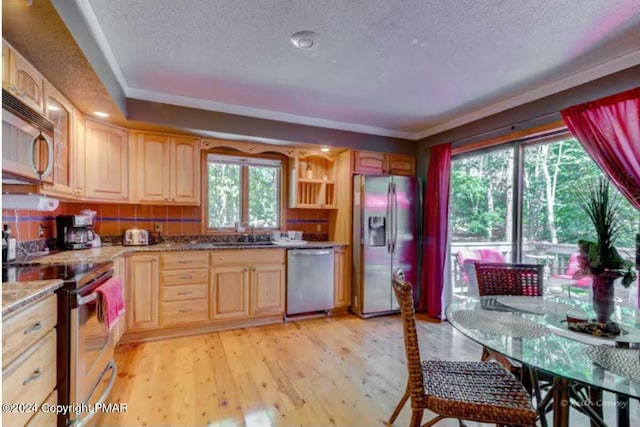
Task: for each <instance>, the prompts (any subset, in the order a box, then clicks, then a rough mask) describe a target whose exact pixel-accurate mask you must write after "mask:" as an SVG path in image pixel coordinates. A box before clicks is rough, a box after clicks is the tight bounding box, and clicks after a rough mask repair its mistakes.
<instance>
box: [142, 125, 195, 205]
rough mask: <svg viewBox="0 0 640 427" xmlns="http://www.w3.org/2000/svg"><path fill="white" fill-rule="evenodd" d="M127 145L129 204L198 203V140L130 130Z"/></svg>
mask: <svg viewBox="0 0 640 427" xmlns="http://www.w3.org/2000/svg"><path fill="white" fill-rule="evenodd" d="M131 148H132V153H131V170H130V172H131V186H130V187H131V190H132V192H131V201H132V202H133V203H158V202H160V203H162V204H175V205H198V204H199V203H200V149H199V140H197V139H195V138H184V137H173V136H168V135H163V134H155V133H139V132H134V133H132V134H131Z"/></svg>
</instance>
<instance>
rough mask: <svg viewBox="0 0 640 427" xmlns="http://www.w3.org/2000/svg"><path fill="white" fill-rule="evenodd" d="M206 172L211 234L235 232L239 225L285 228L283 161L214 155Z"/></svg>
mask: <svg viewBox="0 0 640 427" xmlns="http://www.w3.org/2000/svg"><path fill="white" fill-rule="evenodd" d="M206 170H207V177H206V207H205V215H204V218H203V219H204V221H206V223H205V227H206V229H207V231H209V232H216V231H232V230H233V229H234V225H235V224H236V223H238V224H241V223H247V224H251V225H252V226H253V227H254V228H255V229H256V230H270V229H278V228H281V218H282V212H281V210H282V160H281V159H279V158H264V157H248V156H232V155H223V154H213V153H210V154H208V155H207V169H206Z"/></svg>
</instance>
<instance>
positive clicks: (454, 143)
mask: <svg viewBox="0 0 640 427" xmlns="http://www.w3.org/2000/svg"><path fill="white" fill-rule="evenodd" d="M550 117H555V118H558V119H560V118H561V116H560V113H559V112H554V113H547V114H542V115H540V116H536V117H533V118H531V119H526V120H521V121H519V122H516V123H512V124H510V125H507V126H503V127H500V128H496V129H491V130H488V131H485V132H481V133H477V134H474V135H470V136H465V137H463V138H458V139H456V140H453V141H451V146H452V147H454V146H459V145H460V144H462V143H465V142H469V141H473V140H476V139H480V138H484V137H487V136H498V135H497V134H499V133H501V132H504V131H514V130H516V128H518V127H521V126H522V125H526V124H533V123H535V122H536V121H538V120H543V119H548V118H550ZM429 148H431V146H429V147H427V150H428V149H429Z"/></svg>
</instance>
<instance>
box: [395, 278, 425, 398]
mask: <svg viewBox="0 0 640 427" xmlns="http://www.w3.org/2000/svg"><path fill="white" fill-rule="evenodd" d="M392 286H393V292H394V293H395V294H396V299H397V300H398V304H399V305H400V315H401V316H402V326H403V330H404V348H405V351H406V353H407V369H408V371H409V381H408V390H409V393H410V394H411V396H412V399H419V398H420V396H422V395H424V379H423V377H422V365H421V363H422V362H421V360H422V359H421V358H420V346H419V345H418V333H417V332H416V313H415V310H414V308H413V289H412V286H411V283H409V282H405V280H404V278H403V277H402V275H398V274H394V276H393V281H392Z"/></svg>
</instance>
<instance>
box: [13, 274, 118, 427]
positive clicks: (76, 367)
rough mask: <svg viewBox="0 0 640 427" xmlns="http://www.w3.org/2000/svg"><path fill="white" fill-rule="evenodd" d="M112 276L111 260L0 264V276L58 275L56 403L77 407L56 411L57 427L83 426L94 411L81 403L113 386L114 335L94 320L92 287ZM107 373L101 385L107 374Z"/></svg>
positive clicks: (43, 277) (40, 277) (44, 277)
mask: <svg viewBox="0 0 640 427" xmlns="http://www.w3.org/2000/svg"><path fill="white" fill-rule="evenodd" d="M112 276H113V264H112V263H110V262H109V263H94V264H65V265H45V264H15V265H5V266H3V267H2V281H3V282H8V281H30V280H49V279H61V280H63V281H64V285H63V286H62V288H60V289H59V290H58V291H57V293H58V331H57V335H58V347H57V365H58V369H57V371H58V379H57V389H58V403H59V404H60V405H73V407H74V408H78V410H76V411H71V413H68V414H59V416H58V427H67V426H76V427H80V426H86V425H87V423H88V422H89V420H91V418H92V417H93V416H94V415H95V412H86V411H83V410H82V409H85V408H87V407H85V408H83V407H82V406H81V405H83V404H96V403H98V402H100V403H102V402H104V401H105V400H106V398H107V396H108V395H109V393H110V392H111V389H112V388H113V384H114V382H115V378H116V373H117V368H116V364H115V362H114V360H113V350H114V338H113V336H112V334H111V333H110V332H109V330H108V328H107V327H106V325H105V324H104V323H102V322H99V321H98V314H97V311H96V303H97V297H98V294H97V293H96V292H95V290H96V288H98V287H99V286H100V285H102V284H103V283H105V282H106V281H107V280H109V279H110V278H111V277H112ZM109 373H110V374H111V376H110V377H109V380H108V382H107V383H106V385H104V382H105V381H106V378H107V375H108V374H109Z"/></svg>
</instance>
